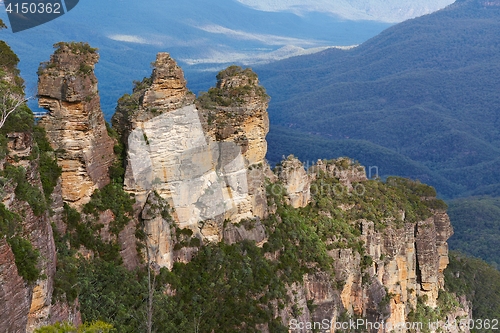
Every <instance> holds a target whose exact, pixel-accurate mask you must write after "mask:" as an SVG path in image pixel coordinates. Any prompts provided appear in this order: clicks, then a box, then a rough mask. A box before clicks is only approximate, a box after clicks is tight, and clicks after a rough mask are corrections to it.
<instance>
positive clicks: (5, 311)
mask: <svg viewBox="0 0 500 333" xmlns="http://www.w3.org/2000/svg"><path fill="white" fill-rule="evenodd" d="M30 296H31V295H30V291H29V289H27V288H26V287H25V285H24V281H23V278H22V277H20V276H19V274H18V272H17V267H16V263H15V261H14V254H13V253H12V250H11V248H10V246H9V244H7V241H6V240H5V239H4V238H2V239H0V304H2V311H0V328H1V330H2V332H9V333H10V332H12V333H14V332H16V333H17V332H24V331H25V330H26V324H27V322H28V313H29V309H30Z"/></svg>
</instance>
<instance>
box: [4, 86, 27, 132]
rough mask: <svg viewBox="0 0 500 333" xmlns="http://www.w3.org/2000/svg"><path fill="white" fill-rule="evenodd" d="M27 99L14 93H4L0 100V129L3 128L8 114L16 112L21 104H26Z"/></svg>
mask: <svg viewBox="0 0 500 333" xmlns="http://www.w3.org/2000/svg"><path fill="white" fill-rule="evenodd" d="M30 98H31V97H29V98H25V97H24V96H22V95H17V94H14V93H10V92H9V93H5V94H3V96H2V97H1V99H0V128H2V127H3V125H4V124H5V122H6V121H7V118H8V117H9V116H10V114H11V113H12V112H14V111H16V110H17V109H18V108H19V107H20V106H21V105H22V104H24V103H25V102H27V101H28V100H29V99H30Z"/></svg>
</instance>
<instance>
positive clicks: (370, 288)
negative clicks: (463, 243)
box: [276, 156, 470, 332]
mask: <svg viewBox="0 0 500 333" xmlns="http://www.w3.org/2000/svg"><path fill="white" fill-rule="evenodd" d="M276 172H277V173H278V179H279V180H280V181H281V182H282V184H283V188H284V191H285V192H284V200H285V202H286V203H287V204H290V205H292V206H294V207H304V206H306V205H307V204H312V205H313V206H314V205H320V207H322V208H320V214H322V215H324V216H327V218H331V217H332V215H334V214H335V213H338V212H339V211H341V212H344V213H345V216H351V219H352V220H351V221H350V223H353V224H354V225H358V227H359V230H360V231H361V234H360V236H359V240H361V241H362V244H363V247H362V248H361V251H360V248H358V249H357V250H356V249H355V248H348V246H347V248H345V246H342V247H341V248H335V247H337V246H332V248H331V249H330V250H329V251H328V254H329V256H330V257H331V258H333V260H334V271H335V279H331V277H329V276H328V275H325V274H323V273H319V274H306V275H305V276H304V281H303V283H301V284H294V285H293V286H290V288H291V290H293V292H294V294H295V295H296V296H295V299H296V301H295V304H296V305H297V306H298V307H299V308H300V309H301V315H300V316H298V317H297V316H295V317H294V316H293V314H292V311H291V309H288V310H286V309H285V311H282V312H281V313H280V315H281V318H282V319H283V323H284V324H286V323H290V320H292V319H294V320H296V322H303V323H307V322H317V323H322V322H324V320H326V321H328V322H329V323H333V324H332V325H335V323H337V324H338V325H341V323H343V322H345V321H346V320H347V319H346V318H349V316H350V318H365V319H366V320H367V321H368V322H371V323H381V322H384V323H385V325H386V326H385V328H384V329H368V328H367V327H366V326H364V327H360V328H361V329H362V330H363V331H367V332H407V331H409V330H408V329H407V327H405V324H406V323H411V320H412V318H413V319H415V315H414V313H415V311H416V309H417V304H419V305H418V306H419V307H420V306H428V307H429V308H436V307H437V306H438V305H441V304H438V303H439V302H438V297H439V296H440V291H443V290H444V275H443V271H444V269H445V268H446V266H447V264H448V246H447V243H446V241H447V239H448V238H449V237H450V236H451V235H452V234H453V230H452V227H451V224H450V219H449V217H448V215H447V214H446V212H445V211H444V210H443V209H442V208H437V206H440V205H438V204H437V202H438V201H436V204H435V206H436V209H431V212H432V214H428V215H423V216H417V217H415V216H412V217H411V218H410V217H409V216H406V215H407V214H408V215H409V214H415V213H414V212H410V211H411V209H410V210H408V211H406V210H405V209H396V210H395V211H396V215H399V216H394V215H393V216H391V215H388V216H386V217H384V218H383V219H382V220H380V218H375V219H370V218H368V219H367V218H362V219H355V218H354V217H355V216H357V215H358V214H357V213H356V212H355V211H356V210H357V209H359V208H360V204H361V203H362V201H364V200H367V199H368V200H374V199H376V197H373V196H374V195H375V192H374V191H373V189H372V188H371V185H370V184H369V182H368V181H367V179H366V176H365V171H364V168H363V167H361V166H359V165H354V164H352V161H350V160H349V159H346V158H342V159H338V160H336V161H333V162H332V161H328V162H326V163H325V162H323V161H318V162H317V164H315V165H314V166H313V167H311V168H310V169H309V170H308V173H306V171H305V170H304V168H303V167H302V164H301V163H300V162H299V161H298V160H297V159H295V158H293V157H292V156H290V157H289V158H288V159H286V160H285V161H283V162H282V163H281V165H280V166H279V167H278V168H277V169H276ZM394 181H395V182H396V180H394ZM388 183H390V181H389V182H388ZM310 184H311V186H310ZM394 185H395V186H398V185H396V184H394ZM408 185H409V183H408V184H406V185H405V186H408ZM410 186H413V185H410ZM415 186H422V185H418V184H417V185H415ZM419 191H428V190H427V189H424V188H422V189H421V190H419ZM311 192H312V193H313V194H312V195H310V193H311ZM325 195H326V196H327V197H330V198H331V201H330V202H331V203H332V204H333V207H332V206H323V205H321V202H318V199H320V198H324V197H325ZM407 195H409V194H407ZM411 195H413V194H411ZM426 195H429V194H427V193H426ZM434 195H435V193H434ZM353 197H358V198H362V197H365V199H363V200H351V198H353ZM394 199H395V200H400V199H399V198H398V199H396V198H394ZM421 199H422V200H428V201H433V200H436V199H435V198H433V197H432V191H431V196H429V197H422V198H421ZM356 201H357V203H356ZM380 205H384V203H383V202H380ZM431 206H433V205H431ZM332 208H333V209H332ZM378 208H379V209H380V208H381V207H378ZM364 209H369V208H368V207H366V208H364ZM382 209H383V208H382ZM386 209H387V211H389V210H390V208H389V207H387V208H386ZM372 216H373V217H375V216H377V214H375V215H372ZM426 216H428V217H426ZM398 221H399V222H398ZM339 239H342V234H339V235H336V236H333V238H332V239H331V240H330V242H337V241H339ZM326 241H327V242H328V241H329V240H328V239H327V240H326ZM339 287H340V288H339ZM306 305H307V306H306ZM311 309H313V310H311ZM343 311H346V312H345V313H344V312H343ZM345 314H348V315H349V316H347V317H346V315H345ZM460 316H465V317H467V316H470V309H469V307H468V304H467V303H466V302H465V303H464V305H463V306H462V308H458V309H457V310H456V312H455V313H452V314H449V315H448V317H445V318H444V319H443V318H441V319H440V322H439V325H437V326H439V327H440V328H441V329H443V332H455V331H456V332H458V331H460V330H454V329H453V328H449V329H445V328H444V327H445V324H446V320H450V321H452V322H454V321H455V320H456V319H457V318H460ZM419 319H420V320H422V318H419ZM423 319H428V318H423ZM429 319H430V318H429ZM415 321H416V320H415ZM425 325H427V323H425ZM437 329H438V327H436V329H434V330H430V331H432V332H437V331H438V330H437ZM292 331H293V332H311V331H312V330H311V329H307V328H303V329H300V328H297V329H295V330H292ZM332 331H333V330H332ZM417 331H418V330H417ZM465 331H468V330H464V332H465Z"/></svg>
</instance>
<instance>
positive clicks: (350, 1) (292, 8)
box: [238, 0, 453, 23]
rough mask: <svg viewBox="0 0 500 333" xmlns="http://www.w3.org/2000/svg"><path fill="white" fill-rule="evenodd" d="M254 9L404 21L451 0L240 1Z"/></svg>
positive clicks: (440, 7) (438, 7)
mask: <svg viewBox="0 0 500 333" xmlns="http://www.w3.org/2000/svg"><path fill="white" fill-rule="evenodd" d="M238 1H239V2H241V3H243V4H245V5H248V6H250V7H252V8H256V9H259V10H264V11H270V12H281V11H287V12H293V13H297V14H299V15H300V14H304V13H308V12H312V11H317V12H323V13H331V14H334V15H338V16H340V17H342V18H345V19H349V20H374V21H383V22H393V23H394V22H401V21H404V20H407V19H410V18H414V17H417V16H422V15H425V14H429V13H432V12H435V11H436V10H439V9H442V8H444V7H446V6H447V5H449V4H451V3H453V1H451V0H421V1H418V2H416V1H404V0H386V1H380V0H337V1H330V0H271V1H270V0H238Z"/></svg>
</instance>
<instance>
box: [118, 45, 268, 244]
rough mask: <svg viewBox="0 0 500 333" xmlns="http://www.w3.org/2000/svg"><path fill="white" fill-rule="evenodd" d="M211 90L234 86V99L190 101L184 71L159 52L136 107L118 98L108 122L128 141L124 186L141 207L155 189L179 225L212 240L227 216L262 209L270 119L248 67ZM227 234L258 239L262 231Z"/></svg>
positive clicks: (254, 214)
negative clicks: (226, 100)
mask: <svg viewBox="0 0 500 333" xmlns="http://www.w3.org/2000/svg"><path fill="white" fill-rule="evenodd" d="M226 74H227V73H226ZM213 89H216V90H217V94H220V95H224V94H226V93H228V94H229V92H233V93H234V92H237V93H238V94H240V95H239V96H238V103H237V105H236V104H232V103H231V102H229V103H226V102H224V103H222V105H218V104H217V101H210V103H208V104H210V105H209V107H207V108H205V106H207V105H206V103H200V102H195V99H194V95H193V94H192V93H190V92H189V91H188V90H187V88H186V81H185V79H184V75H183V73H182V70H181V69H180V68H179V67H178V66H177V64H176V63H175V61H174V60H173V59H172V58H171V57H170V56H169V55H168V54H167V53H159V54H158V56H157V58H156V62H155V69H154V70H153V74H152V76H151V78H150V79H148V80H146V81H144V85H143V86H141V87H136V90H135V92H134V94H133V95H132V96H130V99H132V100H134V101H136V100H137V102H138V105H137V107H130V105H131V104H132V103H129V100H128V99H127V98H125V99H122V103H121V104H120V102H119V105H118V107H117V112H116V114H115V115H114V116H113V126H114V127H115V128H117V130H118V132H119V133H120V135H121V136H122V140H123V141H124V143H125V145H126V147H127V156H126V173H125V190H126V191H128V192H131V193H134V195H135V198H136V200H137V201H138V202H140V203H142V204H143V205H144V204H145V203H146V202H147V198H148V196H149V194H150V193H151V192H152V191H156V192H157V193H158V194H159V195H160V196H161V197H162V198H163V199H166V200H167V202H168V203H169V205H170V206H171V207H172V208H173V219H174V221H175V223H176V226H177V227H179V228H189V229H191V230H192V231H193V232H194V233H195V234H196V235H198V237H200V238H201V239H203V240H205V241H214V242H216V241H220V240H222V238H223V237H224V230H223V222H224V221H229V222H233V223H235V222H239V221H241V220H242V219H253V218H262V217H264V216H265V215H266V213H267V202H266V199H265V189H264V180H265V176H264V172H263V171H264V170H267V169H268V166H267V164H266V163H265V160H264V157H265V154H266V151H267V143H266V141H265V136H266V134H267V132H268V131H269V120H268V115H267V111H266V110H267V95H265V94H264V93H263V89H262V88H261V87H260V86H259V85H258V80H257V77H256V75H255V74H254V73H253V72H251V71H248V70H246V71H243V70H241V69H240V70H237V71H235V72H234V73H233V72H231V73H229V74H227V75H226V76H225V77H218V83H217V87H216V88H213ZM231 96H232V97H234V96H233V95H231ZM212 97H213V96H212ZM212 102H214V103H213V105H212V104H211V103H212ZM255 232H258V231H255ZM264 234H265V233H264ZM242 235H243V236H242ZM226 236H227V237H230V238H234V239H238V238H240V237H250V238H255V239H259V240H262V239H263V237H262V230H261V232H260V234H259V235H247V234H246V233H245V232H243V231H241V232H238V231H234V230H233V231H231V232H228V233H227V235H226ZM160 238H161V237H160ZM168 239H169V237H167V236H166V237H165V241H164V242H163V243H165V244H166V243H168ZM155 242H158V241H155ZM160 243H161V242H160Z"/></svg>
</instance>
